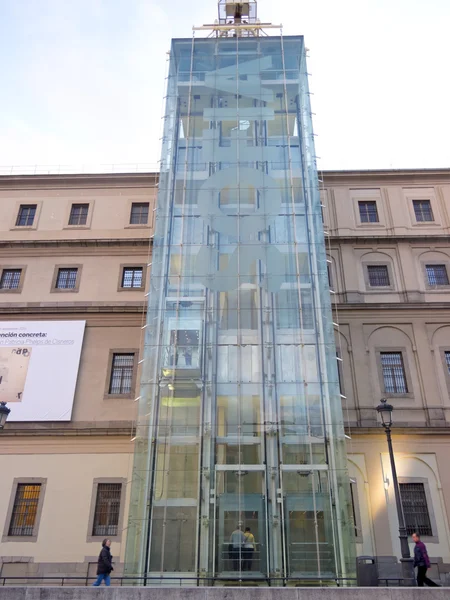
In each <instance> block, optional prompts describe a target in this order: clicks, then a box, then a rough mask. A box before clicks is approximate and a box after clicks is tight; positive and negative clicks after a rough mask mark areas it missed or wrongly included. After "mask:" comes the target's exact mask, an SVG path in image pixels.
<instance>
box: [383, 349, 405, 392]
mask: <svg viewBox="0 0 450 600" xmlns="http://www.w3.org/2000/svg"><path fill="white" fill-rule="evenodd" d="M381 367H382V369H383V378H384V391H385V392H387V393H389V394H407V393H408V386H407V383H406V375H405V367H404V365H403V357H402V353H401V352H381Z"/></svg>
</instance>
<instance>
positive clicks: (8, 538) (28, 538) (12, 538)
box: [2, 535, 37, 544]
mask: <svg viewBox="0 0 450 600" xmlns="http://www.w3.org/2000/svg"><path fill="white" fill-rule="evenodd" d="M6 542H28V543H30V542H31V543H34V542H37V535H4V536H2V544H3V543H6Z"/></svg>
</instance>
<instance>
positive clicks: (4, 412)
mask: <svg viewBox="0 0 450 600" xmlns="http://www.w3.org/2000/svg"><path fill="white" fill-rule="evenodd" d="M10 412H11V410H10V409H9V408H8V407H7V406H6V402H0V429H3V427H4V426H5V423H6V419H7V418H8V415H9V413H10Z"/></svg>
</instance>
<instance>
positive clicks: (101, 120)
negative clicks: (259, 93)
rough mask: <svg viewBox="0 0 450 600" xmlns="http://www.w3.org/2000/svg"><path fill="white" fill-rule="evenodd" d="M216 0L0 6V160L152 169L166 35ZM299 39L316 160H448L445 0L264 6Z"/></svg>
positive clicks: (367, 164) (449, 47)
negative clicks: (305, 57) (305, 52)
mask: <svg viewBox="0 0 450 600" xmlns="http://www.w3.org/2000/svg"><path fill="white" fill-rule="evenodd" d="M215 17H216V2H215V0H194V2H191V3H188V2H186V1H183V0H164V1H163V0H157V1H156V0H0V74H1V77H0V165H2V166H5V165H32V164H38V165H46V164H51V165H57V164H65V165H73V164H77V165H81V164H93V163H95V164H99V163H101V164H110V163H120V164H125V163H147V164H150V165H155V166H156V164H157V161H158V158H159V152H160V136H161V126H162V119H161V116H162V114H163V95H164V87H165V82H164V78H165V71H166V58H167V56H166V52H167V50H168V49H169V46H170V39H171V38H172V37H190V36H191V32H192V29H191V28H192V25H194V24H196V25H201V24H203V23H207V22H212V21H213V20H214V19H215ZM259 17H260V18H261V20H263V21H272V22H273V23H283V25H284V33H285V34H286V35H292V34H303V35H304V36H305V39H306V45H307V47H308V48H309V49H310V59H309V69H308V70H309V72H310V73H311V74H312V77H311V79H310V87H311V91H312V92H313V93H314V96H313V97H312V102H313V111H314V112H315V113H316V116H315V117H314V128H315V132H316V133H317V134H318V138H317V154H318V155H319V156H320V157H321V158H320V161H319V166H320V167H321V168H324V169H377V168H421V167H422V168H433V167H436V168H437V167H450V118H449V116H448V113H449V101H450V68H449V63H450V60H449V59H450V44H449V41H448V38H449V33H450V1H449V0H427V1H425V0H390V1H388V0H371V1H368V0H340V1H338V0H310V1H309V2H304V1H303V2H302V1H301V0H276V1H272V2H269V0H260V2H259Z"/></svg>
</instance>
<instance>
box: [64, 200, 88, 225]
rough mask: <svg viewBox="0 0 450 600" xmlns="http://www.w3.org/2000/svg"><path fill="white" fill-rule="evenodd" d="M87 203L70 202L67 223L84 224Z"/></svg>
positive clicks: (86, 214)
mask: <svg viewBox="0 0 450 600" xmlns="http://www.w3.org/2000/svg"><path fill="white" fill-rule="evenodd" d="M88 212H89V204H72V208H71V210H70V217H69V225H86V223H87V216H88Z"/></svg>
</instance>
